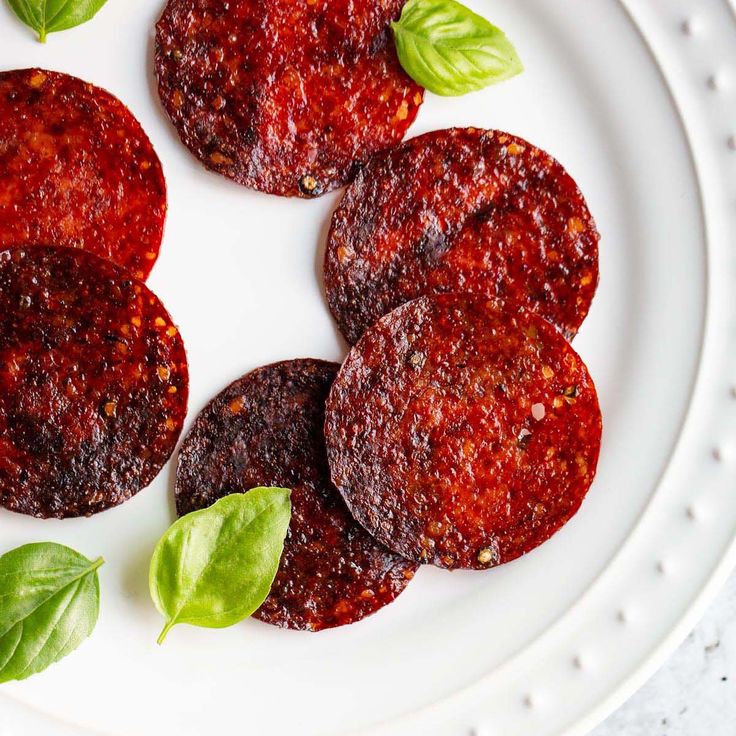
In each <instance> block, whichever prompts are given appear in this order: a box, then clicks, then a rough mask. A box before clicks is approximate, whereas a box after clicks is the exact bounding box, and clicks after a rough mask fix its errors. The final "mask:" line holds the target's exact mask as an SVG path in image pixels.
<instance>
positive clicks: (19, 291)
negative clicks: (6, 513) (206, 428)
mask: <svg viewBox="0 0 736 736" xmlns="http://www.w3.org/2000/svg"><path fill="white" fill-rule="evenodd" d="M0 315H2V319H0V504H1V505H3V506H5V507H6V508H8V509H11V510H12V511H18V512H20V513H23V514H29V515H31V516H39V517H57V518H64V517H70V516H89V515H91V514H95V513H97V512H99V511H104V510H105V509H108V508H110V507H112V506H116V505H118V504H120V503H123V501H126V500H127V499H129V498H130V497H131V496H133V495H135V494H136V493H138V491H140V490H141V489H142V488H144V487H145V486H147V485H148V484H149V483H150V482H151V481H152V480H153V478H155V476H156V475H157V474H158V472H159V471H160V470H161V467H162V466H163V464H164V463H165V462H166V460H167V459H168V457H169V455H170V454H171V452H172V450H173V449H174V445H175V444H176V440H177V438H178V436H179V433H180V431H181V427H182V423H183V421H184V415H185V414H186V403H187V392H188V375H187V361H186V354H185V352H184V345H183V343H182V341H181V337H180V336H179V333H178V331H177V329H176V327H174V326H173V324H172V322H171V317H170V316H169V315H168V313H167V312H166V310H165V309H164V307H163V305H162V304H161V302H160V301H159V300H158V299H157V298H156V296H154V294H152V293H151V292H150V291H149V290H148V289H147V288H146V286H145V285H144V284H143V283H142V282H140V281H138V280H136V279H133V278H131V277H130V275H129V274H128V273H127V272H125V271H124V270H123V269H122V268H120V267H119V266H116V265H115V264H114V263H112V262H111V261H108V260H105V259H102V258H99V257H98V256H95V255H92V254H91V253H87V252H85V251H82V250H77V249H73V248H64V247H54V248H51V247H43V246H31V247H29V248H26V247H18V248H11V249H6V250H0Z"/></svg>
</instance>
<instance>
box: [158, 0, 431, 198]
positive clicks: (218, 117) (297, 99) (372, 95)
mask: <svg viewBox="0 0 736 736" xmlns="http://www.w3.org/2000/svg"><path fill="white" fill-rule="evenodd" d="M403 4H404V2H403V0H227V2H225V0H169V3H168V5H167V6H166V9H165V10H164V13H163V15H162V17H161V19H160V20H159V22H158V24H157V26H156V73H157V76H158V85H159V93H160V95H161V100H162V101H163V104H164V107H165V108H166V111H167V112H168V113H169V116H170V117H171V120H172V121H173V123H174V125H175V127H176V129H177V130H178V132H179V135H180V137H181V139H182V141H183V142H184V144H185V145H186V146H187V147H188V148H189V149H190V151H192V153H193V154H194V155H195V156H196V157H197V158H198V159H199V160H200V161H202V163H204V165H205V166H207V168H209V169H212V170H213V171H217V172H218V173H220V174H224V175H225V176H228V177H230V178H231V179H234V180H235V181H236V182H238V183H239V184H243V185H245V186H247V187H252V188H254V189H259V190H261V191H263V192H269V193H271V194H281V195H287V196H303V197H312V196H316V195H319V194H323V193H324V192H327V191H329V190H331V189H334V188H335V187H339V186H342V185H343V184H345V183H346V182H348V181H350V180H351V179H352V178H353V177H354V176H355V174H356V172H357V171H358V170H359V169H360V167H361V166H363V165H364V163H365V162H366V161H367V160H368V159H369V158H370V157H371V156H372V155H373V154H374V153H375V152H376V151H382V150H384V149H386V148H389V147H390V146H392V145H394V144H396V143H398V142H399V141H400V140H401V139H402V138H403V136H404V133H405V132H406V129H407V128H408V127H409V125H411V123H412V121H413V120H414V118H415V117H416V114H417V109H418V107H419V105H420V104H421V102H422V94H423V90H422V88H421V87H418V86H417V85H416V84H414V82H412V80H411V79H410V78H409V77H408V76H407V75H406V74H405V73H404V71H403V70H402V69H401V66H400V65H399V62H398V59H397V56H396V52H395V49H394V45H393V40H392V38H391V35H390V28H389V25H390V22H391V21H392V20H394V19H395V18H396V17H398V15H399V14H400V12H401V7H402V5H403Z"/></svg>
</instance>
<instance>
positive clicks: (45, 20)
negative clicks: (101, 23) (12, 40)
mask: <svg viewBox="0 0 736 736" xmlns="http://www.w3.org/2000/svg"><path fill="white" fill-rule="evenodd" d="M106 2H107V0H8V5H10V8H11V9H12V11H13V12H14V13H15V14H16V15H17V16H18V17H19V18H20V19H21V20H22V21H23V22H24V23H25V24H26V25H27V26H29V27H31V28H33V30H34V31H37V32H38V38H39V40H40V41H41V43H46V34H48V33H54V32H55V31H65V30H66V29H67V28H74V26H78V25H81V24H82V23H86V22H87V21H88V20H91V19H92V18H93V17H94V16H95V15H96V14H97V11H98V10H99V9H100V8H101V7H102V6H103V5H104V4H105V3H106Z"/></svg>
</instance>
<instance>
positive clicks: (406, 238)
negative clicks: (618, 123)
mask: <svg viewBox="0 0 736 736" xmlns="http://www.w3.org/2000/svg"><path fill="white" fill-rule="evenodd" d="M597 283H598V232H597V230H596V227H595V223H594V221H593V218H592V217H591V215H590V212H589V211H588V207H587V205H586V203H585V200H584V199H583V196H582V194H581V193H580V191H579V189H578V187H577V186H576V184H575V182H574V181H573V180H572V179H571V178H570V176H569V175H568V174H567V173H566V172H565V170H564V169H563V168H562V166H560V164H559V163H557V161H555V160H554V159H553V158H552V157H551V156H549V155H547V154H546V153H544V151H541V150H540V149H538V148H536V147H535V146H533V145H531V144H530V143H528V142H527V141H524V140H522V139H521V138H516V137H515V136H512V135H509V134H508V133H502V132H500V131H487V130H477V129H474V128H463V129H460V128H454V129H450V130H439V131H434V132H432V133H427V134H426V135H422V136H419V137H417V138H412V139H411V140H409V141H407V142H406V143H404V144H403V145H401V146H399V147H398V148H395V149H394V150H392V151H389V152H388V153H386V154H385V155H383V156H380V157H378V158H376V159H374V160H373V161H372V162H371V163H370V164H369V165H368V166H367V167H366V168H365V169H363V171H362V172H361V173H360V175H359V176H358V177H357V178H356V180H355V181H354V182H353V184H352V185H351V186H350V187H349V188H348V190H347V191H346V192H345V195H344V197H343V199H342V201H341V203H340V205H339V207H338V208H337V210H336V212H335V215H334V217H333V219H332V228H331V230H330V235H329V240H328V244H327V252H326V256H325V288H326V291H327V298H328V301H329V305H330V309H331V310H332V313H333V315H334V316H335V319H336V320H337V324H338V326H339V327H340V330H341V331H342V333H343V335H345V337H346V339H347V340H348V342H350V343H355V342H356V341H357V339H358V338H359V337H360V335H361V334H362V332H363V330H365V329H366V328H367V327H370V325H372V324H373V323H374V322H375V321H376V320H377V319H378V318H379V317H381V316H382V315H384V314H387V313H388V312H390V311H391V310H392V309H394V308H395V307H398V306H399V305H400V304H403V303H404V302H407V301H410V300H411V299H415V298H416V297H418V296H422V295H424V294H431V293H438V292H452V291H470V292H473V293H479V294H483V295H484V296H490V297H494V298H499V299H504V300H506V299H508V300H512V301H516V302H518V303H520V304H522V305H525V306H527V307H528V308H529V309H531V310H533V311H535V312H537V313H538V314H540V315H542V316H543V317H545V318H546V319H548V320H549V321H550V322H552V323H553V324H555V325H557V326H558V327H559V328H560V329H561V330H562V331H563V332H564V333H565V334H566V335H567V336H568V337H572V336H573V335H574V334H575V333H576V332H577V330H578V328H579V327H580V325H581V324H582V322H583V320H584V319H585V316H586V314H587V313H588V309H589V308H590V303H591V301H592V299H593V295H594V293H595V289H596V285H597Z"/></svg>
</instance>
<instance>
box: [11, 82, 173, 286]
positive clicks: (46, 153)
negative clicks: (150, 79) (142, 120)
mask: <svg viewBox="0 0 736 736" xmlns="http://www.w3.org/2000/svg"><path fill="white" fill-rule="evenodd" d="M0 171H1V172H2V176H0V248H3V247H7V246H13V245H33V244H37V243H44V244H48V245H65V246H73V247H76V248H83V249H84V250H88V251H90V252H91V253H94V254H95V255H98V256H102V257H104V258H109V259H110V260H112V261H115V263H117V264H119V265H120V266H122V267H123V268H125V269H127V270H128V271H129V272H130V273H131V274H132V275H133V276H135V277H136V278H139V279H145V278H146V277H147V276H148V274H149V273H150V271H151V268H153V264H154V263H155V262H156V258H157V257H158V252H159V248H160V246H161V237H162V234H163V227H164V218H165V216H166V185H165V182H164V175H163V172H162V171H161V164H160V163H159V160H158V157H157V156H156V152H155V151H154V150H153V147H152V146H151V142H150V141H149V140H148V137H147V136H146V134H145V133H144V132H143V129H142V128H141V126H140V124H139V123H138V121H137V120H136V119H135V118H134V117H133V115H132V114H131V113H130V111H129V110H128V109H127V108H126V107H125V105H123V103H122V102H120V100H118V99H117V98H116V97H113V96H112V95H111V94H110V93H109V92H106V91H105V90H103V89H100V88H99V87H94V86H93V85H91V84H88V83H87V82H83V81H82V80H81V79H77V78H76V77H71V76H69V75H68V74H60V73H58V72H50V71H45V70H42V69H20V70H16V71H8V72H0Z"/></svg>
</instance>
